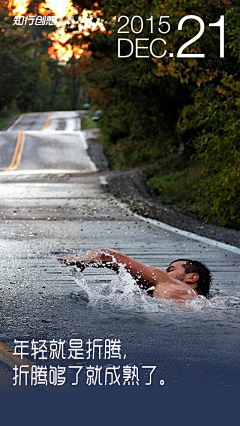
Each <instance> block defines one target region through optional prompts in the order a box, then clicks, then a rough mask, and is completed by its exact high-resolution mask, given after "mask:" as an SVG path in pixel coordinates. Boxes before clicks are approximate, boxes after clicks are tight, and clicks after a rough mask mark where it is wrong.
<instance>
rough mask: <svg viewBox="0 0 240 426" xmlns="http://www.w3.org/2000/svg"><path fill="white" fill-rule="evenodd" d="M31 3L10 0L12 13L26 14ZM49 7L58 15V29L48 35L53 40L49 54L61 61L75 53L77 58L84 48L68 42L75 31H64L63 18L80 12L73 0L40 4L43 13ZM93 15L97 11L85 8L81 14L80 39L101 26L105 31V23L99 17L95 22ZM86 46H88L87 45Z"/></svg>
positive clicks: (44, 13)
mask: <svg viewBox="0 0 240 426" xmlns="http://www.w3.org/2000/svg"><path fill="white" fill-rule="evenodd" d="M29 3H30V0H9V6H8V7H9V11H10V14H11V15H24V14H25V13H26V11H27V7H28V5H29ZM49 9H50V10H51V11H52V12H51V13H50V14H52V15H56V16H57V18H58V23H57V30H56V31H54V32H52V33H50V34H49V35H48V37H49V38H50V40H51V41H52V47H50V49H49V55H50V56H51V57H52V58H54V59H59V60H61V61H68V60H69V59H71V57H72V56H73V55H74V56H75V57H76V58H79V57H80V56H81V55H82V54H83V52H84V50H83V49H82V48H81V47H79V46H72V44H70V43H68V42H69V41H70V40H71V38H72V36H73V34H76V32H75V33H66V32H65V31H64V26H63V24H62V21H61V19H62V18H63V17H66V16H68V17H72V16H74V15H76V14H77V13H78V11H77V9H76V8H75V7H73V4H72V0H61V1H59V0H45V1H43V2H42V3H41V4H40V5H39V9H38V12H39V14H41V15H46V14H49ZM91 16H96V12H93V11H89V10H86V9H84V10H83V12H82V14H81V17H80V19H81V22H83V24H79V31H78V32H77V34H79V39H80V38H81V35H80V33H81V32H82V33H84V34H85V35H88V34H89V32H88V30H89V29H91V30H93V31H94V30H96V29H97V28H100V30H101V31H105V29H104V26H103V24H102V23H101V21H100V20H99V19H97V22H95V23H93V22H92V19H91ZM85 48H86V46H85Z"/></svg>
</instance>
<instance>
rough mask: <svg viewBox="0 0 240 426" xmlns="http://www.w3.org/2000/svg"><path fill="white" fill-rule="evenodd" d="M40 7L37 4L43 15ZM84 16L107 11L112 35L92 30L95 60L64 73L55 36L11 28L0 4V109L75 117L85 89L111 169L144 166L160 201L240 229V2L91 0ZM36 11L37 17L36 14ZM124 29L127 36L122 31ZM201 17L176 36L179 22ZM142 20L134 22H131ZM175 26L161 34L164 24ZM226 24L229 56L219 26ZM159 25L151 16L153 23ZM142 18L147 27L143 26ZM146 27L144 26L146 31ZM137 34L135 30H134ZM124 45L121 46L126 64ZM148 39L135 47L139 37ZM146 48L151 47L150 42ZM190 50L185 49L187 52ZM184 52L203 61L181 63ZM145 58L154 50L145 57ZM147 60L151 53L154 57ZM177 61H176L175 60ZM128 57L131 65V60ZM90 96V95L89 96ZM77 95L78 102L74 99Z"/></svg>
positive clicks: (89, 42) (78, 62) (73, 64)
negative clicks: (52, 47) (53, 47)
mask: <svg viewBox="0 0 240 426" xmlns="http://www.w3.org/2000/svg"><path fill="white" fill-rule="evenodd" d="M38 3H39V1H38V0H35V1H31V2H30V7H32V8H33V7H34V6H35V7H36V6H37V4H38ZM73 4H74V6H77V7H78V8H79V13H80V11H81V10H82V9H83V8H84V7H87V8H92V9H94V10H98V9H99V10H100V12H99V16H100V17H101V19H102V20H103V22H104V26H105V29H106V31H105V32H101V31H95V32H90V35H86V36H83V38H81V39H79V38H78V37H77V36H74V37H73V39H72V44H82V43H83V42H84V43H85V45H86V46H88V50H89V51H90V52H91V55H83V56H82V57H81V58H80V59H76V58H74V57H73V58H72V59H71V60H70V61H69V62H67V63H65V64H64V65H62V64H60V63H59V62H58V61H57V60H53V59H51V58H50V57H49V55H48V53H47V52H48V48H49V44H50V40H49V39H48V37H47V31H49V29H48V28H41V27H40V28H41V31H40V30H39V29H36V28H35V29H33V28H31V27H27V26H25V27H23V26H22V27H14V26H13V25H12V23H11V18H10V17H9V16H8V10H7V2H6V1H3V0H0V25H1V28H0V63H1V67H0V78H1V86H0V110H1V111H2V114H3V113H4V111H5V110H6V108H10V107H11V106H12V107H13V106H14V107H16V108H18V110H19V111H21V112H27V111H37V110H41V111H47V110H61V109H78V108H80V107H81V101H82V99H83V98H82V99H81V96H79V88H80V87H82V88H85V87H87V92H88V96H89V98H90V100H91V104H92V105H93V106H94V108H96V109H101V110H102V115H101V118H100V120H99V126H100V128H101V131H102V132H101V133H102V143H103V146H104V149H105V152H106V153H107V155H108V157H109V159H110V163H111V166H112V167H113V168H120V167H135V166H139V165H141V166H144V167H145V170H146V173H147V179H148V186H149V187H150V188H151V190H152V191H154V193H155V194H156V195H158V196H160V197H161V199H162V200H163V201H166V202H172V203H176V204H179V205H181V206H182V207H184V208H187V209H188V210H190V211H193V212H196V213H197V214H198V215H200V216H201V217H202V218H204V219H205V220H206V221H211V222H213V223H216V224H218V225H222V226H227V227H232V228H235V229H240V214H239V211H240V152H239V148H240V143H239V136H240V135H239V133H240V118H239V105H240V79H239V72H240V71H239V69H240V67H239V62H240V48H239V46H240V28H239V18H240V4H239V1H238V0H212V1H211V2H209V1H207V0H164V1H163V0H151V1H150V0H131V1H126V0H114V1H113V0H101V1H99V2H98V5H97V4H96V2H93V1H91V0H89V1H87V0H85V1H81V0H76V1H74V2H73ZM32 10H33V9H32ZM123 15H124V16H127V17H128V18H129V21H128V23H127V25H126V26H125V27H124V30H125V31H128V33H123V34H121V33H119V32H118V31H119V29H120V27H121V26H122V25H123V24H124V23H125V21H126V20H121V21H120V22H118V17H119V16H123ZM188 15H195V16H197V17H199V18H201V19H202V21H203V22H204V24H205V26H204V32H203V33H202V35H201V37H199V38H198V39H197V40H196V41H194V42H192V43H190V42H189V41H190V40H192V39H193V38H194V37H195V36H196V35H197V34H199V31H200V23H199V21H198V20H196V19H189V20H187V21H185V22H184V23H183V26H182V30H181V31H180V30H179V22H180V20H181V19H182V18H183V17H185V16H188ZM134 16H138V17H140V18H141V19H140V18H135V19H134V21H133V23H132V18H133V17H134ZM161 16H162V17H166V16H168V17H169V18H164V19H163V21H167V22H168V23H169V25H170V31H168V32H167V29H168V24H166V23H165V26H164V24H163V25H162V24H161V25H162V26H161V27H160V28H161V29H162V31H163V32H162V33H159V31H158V28H159V19H160V17H161ZM221 16H224V48H225V55H224V58H223V57H220V46H222V39H221V37H222V36H223V34H222V33H221V27H220V24H219V26H215V27H214V26H209V23H212V24H214V23H215V24H216V23H217V22H218V21H219V19H220V17H221ZM151 17H152V18H151ZM141 20H142V21H141ZM141 22H143V25H142V23H141ZM133 29H134V31H133ZM157 37H160V38H162V39H164V40H165V41H166V46H165V45H164V44H163V43H162V48H161V52H163V51H164V49H167V52H168V53H167V54H166V55H165V56H164V57H162V58H158V57H157V56H159V46H160V42H159V43H153V44H152V46H154V47H153V53H155V56H154V55H152V54H150V55H149V58H136V50H134V53H133V54H132V55H129V48H130V44H131V46H135V48H136V43H138V46H140V47H143V48H144V47H146V46H149V45H150V44H151V42H153V41H154V39H156V38H157ZM119 38H125V39H128V40H129V41H128V42H126V41H125V42H121V43H122V44H121V55H122V56H126V57H125V58H120V57H119V51H118V43H120V42H119ZM139 38H141V39H144V40H145V41H141V40H140V41H137V39H139ZM146 40H147V41H146ZM186 44H187V45H186ZM181 46H186V48H185V49H184V50H183V53H187V54H195V55H196V54H199V55H201V54H205V57H204V58H198V57H190V58H183V57H176V53H177V52H179V49H180V48H181ZM139 52H141V53H142V54H144V55H145V54H146V52H147V50H146V49H142V50H139ZM148 52H149V50H148ZM170 52H171V53H173V54H174V55H173V57H172V56H170V55H169V53H170ZM127 56H128V57H127ZM84 90H85V89H84ZM76 94H77V96H76Z"/></svg>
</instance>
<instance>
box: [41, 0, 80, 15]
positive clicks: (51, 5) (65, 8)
mask: <svg viewBox="0 0 240 426" xmlns="http://www.w3.org/2000/svg"><path fill="white" fill-rule="evenodd" d="M47 9H51V10H52V11H53V13H54V15H56V16H57V17H58V18H63V17H64V16H73V15H76V14H77V13H78V11H77V9H75V7H73V4H72V0H61V1H59V0H45V2H42V3H41V4H40V6H39V9H38V10H39V13H41V14H42V15H46V12H47Z"/></svg>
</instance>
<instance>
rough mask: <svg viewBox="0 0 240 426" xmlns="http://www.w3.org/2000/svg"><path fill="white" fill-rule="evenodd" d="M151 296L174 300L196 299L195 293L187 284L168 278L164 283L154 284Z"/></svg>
mask: <svg viewBox="0 0 240 426" xmlns="http://www.w3.org/2000/svg"><path fill="white" fill-rule="evenodd" d="M153 296H156V297H161V298H163V299H174V300H193V299H196V298H198V295H197V293H196V292H195V291H194V290H193V289H192V288H191V287H190V286H189V285H188V284H186V283H183V282H181V281H179V280H177V279H176V280H173V279H172V278H169V277H168V280H166V282H159V283H158V284H156V286H155V289H154V291H153Z"/></svg>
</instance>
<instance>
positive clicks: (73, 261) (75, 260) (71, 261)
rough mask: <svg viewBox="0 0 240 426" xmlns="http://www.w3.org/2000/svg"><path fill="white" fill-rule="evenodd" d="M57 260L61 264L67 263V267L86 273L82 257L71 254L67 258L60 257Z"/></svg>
mask: <svg viewBox="0 0 240 426" xmlns="http://www.w3.org/2000/svg"><path fill="white" fill-rule="evenodd" d="M57 260H58V261H59V262H61V263H65V264H66V265H67V266H76V267H77V268H79V269H80V270H81V271H84V269H85V267H86V265H85V264H84V261H83V260H81V257H77V256H73V255H71V254H68V255H67V256H60V257H58V258H57Z"/></svg>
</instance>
